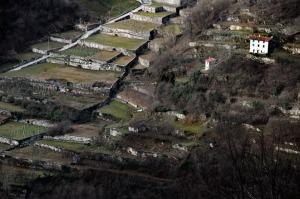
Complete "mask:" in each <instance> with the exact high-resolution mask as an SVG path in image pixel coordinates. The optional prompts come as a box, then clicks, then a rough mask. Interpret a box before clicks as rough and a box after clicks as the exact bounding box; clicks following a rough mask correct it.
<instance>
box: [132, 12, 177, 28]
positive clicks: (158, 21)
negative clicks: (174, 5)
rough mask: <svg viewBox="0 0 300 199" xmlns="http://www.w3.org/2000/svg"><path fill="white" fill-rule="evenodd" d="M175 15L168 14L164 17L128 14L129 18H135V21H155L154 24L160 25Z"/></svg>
mask: <svg viewBox="0 0 300 199" xmlns="http://www.w3.org/2000/svg"><path fill="white" fill-rule="evenodd" d="M175 15H176V13H175V14H170V15H168V16H165V17H148V16H143V15H139V14H135V13H133V14H132V15H131V16H130V18H131V19H133V20H137V21H145V22H150V23H156V24H160V25H162V24H166V23H167V22H168V21H169V19H170V18H171V17H172V16H175Z"/></svg>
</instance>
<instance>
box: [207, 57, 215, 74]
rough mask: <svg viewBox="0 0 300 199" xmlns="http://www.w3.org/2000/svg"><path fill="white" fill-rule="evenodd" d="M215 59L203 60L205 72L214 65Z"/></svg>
mask: <svg viewBox="0 0 300 199" xmlns="http://www.w3.org/2000/svg"><path fill="white" fill-rule="evenodd" d="M216 61H217V60H216V59H215V58H213V57H208V58H207V59H206V60H205V69H204V70H205V71H207V70H209V69H210V68H211V66H212V65H213V64H215V63H216Z"/></svg>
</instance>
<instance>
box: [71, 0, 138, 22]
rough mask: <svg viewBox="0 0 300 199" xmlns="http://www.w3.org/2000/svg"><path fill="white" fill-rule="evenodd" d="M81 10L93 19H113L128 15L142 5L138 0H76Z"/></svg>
mask: <svg viewBox="0 0 300 199" xmlns="http://www.w3.org/2000/svg"><path fill="white" fill-rule="evenodd" d="M75 2H76V3H78V4H79V6H80V8H82V9H83V10H84V11H86V12H87V13H88V14H89V15H90V16H91V17H93V18H105V19H109V18H113V17H117V16H119V15H121V14H123V13H126V12H128V11H130V10H133V9H134V8H136V7H138V6H139V5H140V4H139V3H138V2H137V1H136V0H101V1H99V0H75Z"/></svg>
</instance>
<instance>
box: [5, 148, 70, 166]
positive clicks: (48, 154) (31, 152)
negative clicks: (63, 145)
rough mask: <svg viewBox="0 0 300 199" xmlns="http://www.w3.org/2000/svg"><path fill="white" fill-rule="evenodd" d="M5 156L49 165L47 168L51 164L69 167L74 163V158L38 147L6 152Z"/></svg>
mask: <svg viewBox="0 0 300 199" xmlns="http://www.w3.org/2000/svg"><path fill="white" fill-rule="evenodd" d="M5 155H8V156H11V157H13V158H17V159H20V158H21V159H25V160H29V161H31V160H32V161H42V162H45V164H46V163H47V166H48V165H49V164H51V163H52V164H60V165H69V164H71V163H72V157H69V156H66V155H65V154H63V153H58V152H54V151H50V150H47V149H44V148H41V147H36V146H28V147H24V148H16V149H14V150H11V151H6V152H5Z"/></svg>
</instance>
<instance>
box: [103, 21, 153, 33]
mask: <svg viewBox="0 0 300 199" xmlns="http://www.w3.org/2000/svg"><path fill="white" fill-rule="evenodd" d="M106 26H107V27H110V28H116V29H125V30H132V31H139V32H150V31H152V30H153V29H155V28H157V27H158V25H157V24H155V23H150V22H143V21H136V20H133V19H127V20H122V21H118V22H116V23H112V24H108V25H106Z"/></svg>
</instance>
